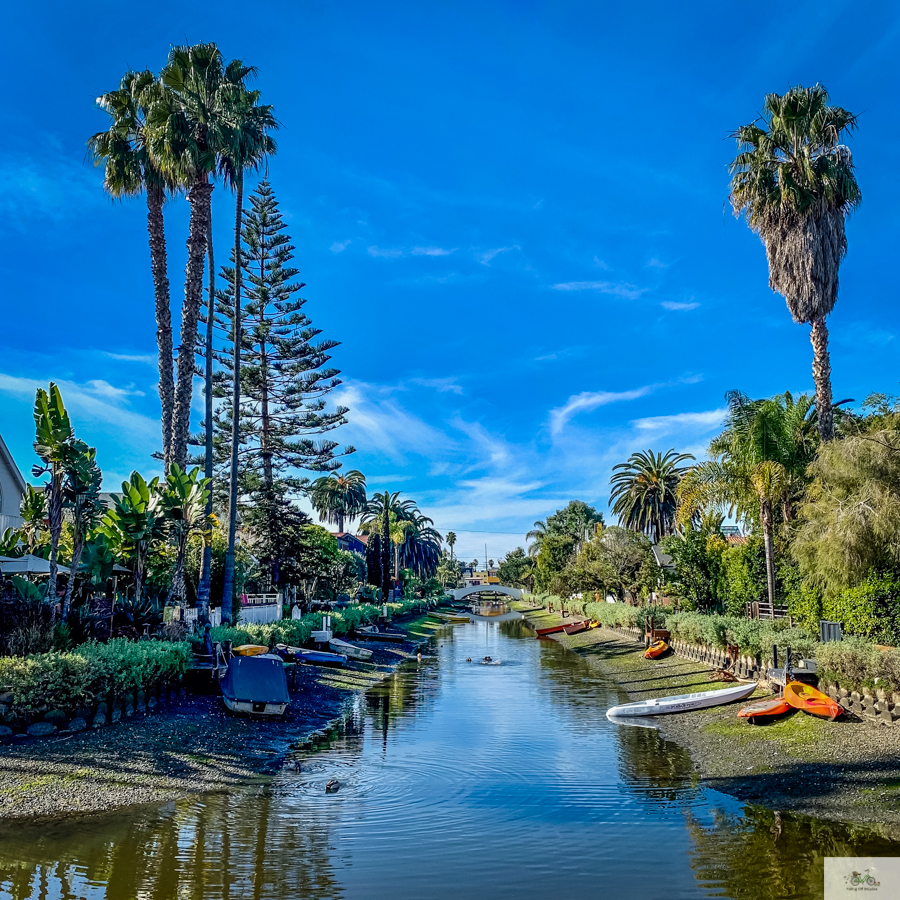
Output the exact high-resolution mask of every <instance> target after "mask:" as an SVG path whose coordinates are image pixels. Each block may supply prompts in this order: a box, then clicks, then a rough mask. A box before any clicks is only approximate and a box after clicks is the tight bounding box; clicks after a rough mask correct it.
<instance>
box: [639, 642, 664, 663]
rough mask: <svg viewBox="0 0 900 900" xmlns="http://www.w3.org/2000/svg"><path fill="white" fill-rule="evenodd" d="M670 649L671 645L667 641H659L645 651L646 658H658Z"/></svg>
mask: <svg viewBox="0 0 900 900" xmlns="http://www.w3.org/2000/svg"><path fill="white" fill-rule="evenodd" d="M668 649H669V645H668V644H667V643H666V642H665V641H657V642H656V643H655V644H651V645H650V646H649V647H648V648H647V649H646V650H645V651H644V659H656V657H657V656H662V655H663V653H665V652H666V650H668Z"/></svg>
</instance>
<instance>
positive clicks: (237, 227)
mask: <svg viewBox="0 0 900 900" xmlns="http://www.w3.org/2000/svg"><path fill="white" fill-rule="evenodd" d="M235 193H236V194H237V203H236V206H235V213H234V310H233V312H232V318H233V320H234V321H233V324H232V343H233V344H234V352H233V356H232V366H233V368H234V372H233V377H232V381H231V479H230V481H229V490H228V551H227V553H226V554H225V584H224V586H223V589H222V621H223V622H224V621H225V619H226V618H227V619H228V621H229V622H230V621H231V617H232V594H233V593H234V553H235V544H236V542H237V498H238V446H239V444H240V439H241V274H242V273H241V221H242V218H243V209H242V207H243V204H244V177H243V173H239V174H238V177H237V179H236V181H235Z"/></svg>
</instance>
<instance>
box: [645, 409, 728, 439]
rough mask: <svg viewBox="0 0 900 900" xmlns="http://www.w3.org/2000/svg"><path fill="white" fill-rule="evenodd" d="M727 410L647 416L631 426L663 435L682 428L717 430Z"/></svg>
mask: <svg viewBox="0 0 900 900" xmlns="http://www.w3.org/2000/svg"><path fill="white" fill-rule="evenodd" d="M727 414H728V410H727V409H725V408H724V407H723V408H722V409H710V410H707V411H706V412H684V413H674V414H672V415H669V416H647V417H645V418H643V419H635V420H634V421H633V422H632V423H631V424H632V425H633V426H634V427H635V428H637V429H639V430H640V431H644V432H647V431H653V432H658V433H660V434H664V433H667V432H670V431H674V430H677V429H684V428H692V429H702V430H706V431H709V430H711V429H713V428H717V427H718V426H720V425H721V424H722V423H723V422H724V421H725V416H726V415H727Z"/></svg>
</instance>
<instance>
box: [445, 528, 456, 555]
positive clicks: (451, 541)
mask: <svg viewBox="0 0 900 900" xmlns="http://www.w3.org/2000/svg"><path fill="white" fill-rule="evenodd" d="M444 540H446V541H447V546H448V547H449V548H450V560H451V561H452V560H453V547H454V545H455V544H456V532H455V531H448V532H447V537H446V538H445V539H444Z"/></svg>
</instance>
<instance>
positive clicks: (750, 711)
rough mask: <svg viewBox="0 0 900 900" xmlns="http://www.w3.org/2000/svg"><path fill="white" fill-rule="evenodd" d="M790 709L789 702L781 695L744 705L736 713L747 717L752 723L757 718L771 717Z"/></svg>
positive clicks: (740, 716)
mask: <svg viewBox="0 0 900 900" xmlns="http://www.w3.org/2000/svg"><path fill="white" fill-rule="evenodd" d="M790 711H791V704H790V703H788V702H787V700H785V699H784V698H783V697H773V698H772V699H771V700H760V701H759V703H751V704H750V705H749V706H745V707H744V708H743V709H742V710H741V711H740V712H739V713H738V718H741V719H748V720H749V721H750V724H751V725H752V724H753V723H755V722H756V720H757V719H773V718H775V716H783V715H784V714H785V713H786V712H790Z"/></svg>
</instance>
